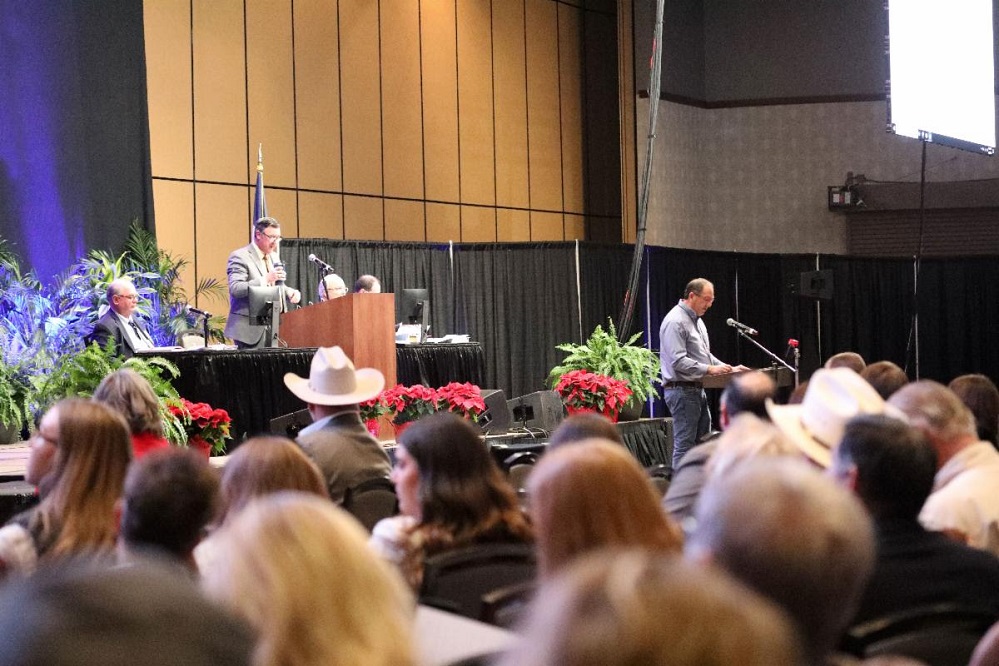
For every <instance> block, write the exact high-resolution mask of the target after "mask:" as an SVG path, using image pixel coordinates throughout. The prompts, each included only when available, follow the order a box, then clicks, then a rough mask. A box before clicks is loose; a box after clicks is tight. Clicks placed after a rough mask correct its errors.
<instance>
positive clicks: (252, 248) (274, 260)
mask: <svg viewBox="0 0 999 666" xmlns="http://www.w3.org/2000/svg"><path fill="white" fill-rule="evenodd" d="M280 242H281V224H280V223H279V222H278V221H277V220H275V219H274V218H273V217H262V218H260V219H259V220H257V221H256V223H255V224H254V225H253V242H252V243H250V244H249V245H247V246H246V247H241V248H239V249H238V250H235V251H234V252H233V253H232V254H230V255H229V262H228V264H227V265H226V275H228V276H229V317H228V319H226V324H225V334H226V337H229V338H232V339H233V340H234V341H235V343H236V346H237V347H239V348H240V349H255V348H257V347H260V346H262V345H263V342H264V333H265V332H266V330H267V328H266V327H265V326H260V325H257V324H255V323H253V322H252V321H250V287H268V286H271V285H274V284H276V283H278V282H283V281H284V279H285V277H286V276H285V272H284V266H283V265H281V264H280V259H279V257H278V244H279V243H280ZM285 297H286V298H287V299H288V300H289V301H291V302H292V303H298V302H299V301H301V300H302V294H301V293H300V292H299V291H297V290H295V289H292V288H291V287H287V286H286V287H285Z"/></svg>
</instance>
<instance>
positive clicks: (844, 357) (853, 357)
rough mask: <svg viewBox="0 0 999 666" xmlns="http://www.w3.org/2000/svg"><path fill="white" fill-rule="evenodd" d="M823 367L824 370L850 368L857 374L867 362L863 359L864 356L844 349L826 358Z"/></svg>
mask: <svg viewBox="0 0 999 666" xmlns="http://www.w3.org/2000/svg"><path fill="white" fill-rule="evenodd" d="M823 367H825V369H826V370H832V369H833V368H850V369H851V370H853V371H854V372H856V373H857V374H858V375H859V374H860V373H861V372H863V371H864V368H866V367H867V363H866V362H865V361H864V357H863V356H861V355H860V354H858V353H857V352H852V351H845V352H840V353H838V354H833V355H832V356H830V357H829V358H828V359H826V364H825V366H823Z"/></svg>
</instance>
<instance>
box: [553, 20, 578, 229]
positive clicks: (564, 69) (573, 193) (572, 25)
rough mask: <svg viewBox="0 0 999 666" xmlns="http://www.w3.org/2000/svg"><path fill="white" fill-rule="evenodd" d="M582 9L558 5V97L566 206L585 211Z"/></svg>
mask: <svg viewBox="0 0 999 666" xmlns="http://www.w3.org/2000/svg"><path fill="white" fill-rule="evenodd" d="M580 31H581V16H580V10H578V9H575V8H573V7H569V6H567V5H561V4H560V5H558V43H559V46H558V53H559V77H558V78H559V98H560V101H561V111H562V196H563V200H564V202H563V204H562V205H563V210H566V211H570V212H573V213H582V212H583V205H584V195H583V168H584V167H583V92H582V81H581V78H580V77H581V76H582V67H581V63H580V49H581V48H582V45H581V43H580Z"/></svg>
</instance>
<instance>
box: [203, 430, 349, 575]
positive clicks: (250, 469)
mask: <svg viewBox="0 0 999 666" xmlns="http://www.w3.org/2000/svg"><path fill="white" fill-rule="evenodd" d="M285 490H293V491H299V492H303V493H310V494H312V495H316V496H318V497H322V498H323V499H329V492H328V491H327V490H326V482H325V481H324V480H323V475H322V472H320V471H319V468H318V467H316V464H315V463H314V462H312V460H310V459H309V457H308V456H307V455H305V453H304V452H303V451H302V449H301V448H299V446H298V445H297V444H295V442H293V441H291V440H290V439H287V438H285V437H273V436H260V437H251V438H250V439H248V440H246V441H245V442H243V443H242V444H240V445H239V448H237V449H236V450H235V451H234V452H233V453H232V454H231V455H230V456H229V458H228V461H227V462H226V465H225V467H223V468H222V476H221V479H220V482H219V511H218V515H217V516H216V518H215V520H214V527H215V528H216V530H217V528H219V527H222V526H223V525H225V524H226V523H227V522H228V521H229V520H231V519H232V518H233V517H234V516H236V514H238V513H239V512H240V511H242V510H243V508H244V507H246V505H247V504H249V503H250V502H251V501H253V500H254V499H257V498H260V497H264V496H266V495H272V494H274V493H278V492H281V491H285ZM215 534H216V532H212V534H210V535H209V536H208V537H207V538H206V539H205V540H204V541H202V542H201V543H199V544H198V546H197V548H195V549H194V558H195V560H196V562H197V564H198V569H199V570H203V569H204V568H205V567H206V566H209V565H210V564H211V563H212V561H213V560H214V559H215V558H216V557H217V554H216V550H215Z"/></svg>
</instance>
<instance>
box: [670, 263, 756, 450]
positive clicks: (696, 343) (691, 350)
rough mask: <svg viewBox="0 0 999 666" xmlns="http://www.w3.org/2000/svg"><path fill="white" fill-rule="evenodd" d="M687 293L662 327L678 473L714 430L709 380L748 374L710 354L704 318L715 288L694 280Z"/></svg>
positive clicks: (740, 368)
mask: <svg viewBox="0 0 999 666" xmlns="http://www.w3.org/2000/svg"><path fill="white" fill-rule="evenodd" d="M683 292H684V297H683V298H682V299H680V301H679V302H678V303H677V304H676V305H675V306H674V307H673V309H672V310H670V311H669V314H667V315H666V317H665V318H664V319H663V323H662V325H661V326H660V327H659V362H660V366H661V368H662V374H663V397H664V398H665V400H666V406H667V407H668V408H669V411H670V414H671V415H672V416H673V469H676V468H677V467H678V466H679V463H680V459H681V458H682V457H683V454H685V453H686V452H687V451H689V450H690V449H691V448H693V447H694V446H695V445H696V444H697V442H698V441H699V440H700V439H701V437H703V436H704V435H706V434H708V432H709V431H710V430H711V411H710V410H709V409H708V399H707V396H706V395H705V393H704V384H703V383H702V380H703V379H704V376H705V375H721V374H725V373H728V372H742V371H744V370H749V368H747V367H746V366H744V365H739V366H735V367H732V366H731V365H729V364H727V363H725V362H723V361H721V360H719V359H718V358H717V357H715V356H714V355H713V354H712V353H711V345H710V343H709V342H708V329H707V328H705V326H704V322H703V321H701V317H703V316H704V313H705V312H707V311H708V309H709V308H710V307H711V305H712V304H713V303H714V300H715V287H714V285H713V284H711V283H710V282H708V281H707V280H705V279H704V278H695V279H693V280H691V281H690V282H688V283H687V286H686V287H685V288H684V290H683Z"/></svg>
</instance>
